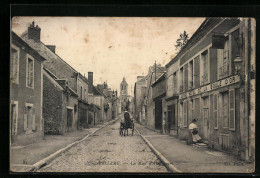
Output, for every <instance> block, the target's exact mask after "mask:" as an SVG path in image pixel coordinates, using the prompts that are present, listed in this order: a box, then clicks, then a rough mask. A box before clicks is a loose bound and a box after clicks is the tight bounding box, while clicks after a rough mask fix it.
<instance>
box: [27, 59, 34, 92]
mask: <svg viewBox="0 0 260 178" xmlns="http://www.w3.org/2000/svg"><path fill="white" fill-rule="evenodd" d="M33 76H34V60H33V58H32V57H28V58H27V82H26V83H27V87H30V88H33V83H34V77H33Z"/></svg>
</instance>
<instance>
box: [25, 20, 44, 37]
mask: <svg viewBox="0 0 260 178" xmlns="http://www.w3.org/2000/svg"><path fill="white" fill-rule="evenodd" d="M28 39H33V40H34V41H35V42H40V41H41V28H40V27H38V25H36V27H35V26H34V21H33V22H32V24H31V25H30V26H29V27H28Z"/></svg>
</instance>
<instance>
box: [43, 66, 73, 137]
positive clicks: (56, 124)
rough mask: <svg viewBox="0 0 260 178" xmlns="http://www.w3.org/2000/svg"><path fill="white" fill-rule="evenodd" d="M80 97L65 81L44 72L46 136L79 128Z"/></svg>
mask: <svg viewBox="0 0 260 178" xmlns="http://www.w3.org/2000/svg"><path fill="white" fill-rule="evenodd" d="M77 105H78V95H77V93H76V92H75V91H73V90H72V89H71V88H70V87H69V86H68V82H67V81H66V80H64V79H58V78H57V77H56V76H55V75H54V74H52V73H51V72H50V71H49V70H48V69H46V68H44V71H43V118H44V133H45V134H64V133H65V132H69V131H73V130H76V129H77V127H78V107H77Z"/></svg>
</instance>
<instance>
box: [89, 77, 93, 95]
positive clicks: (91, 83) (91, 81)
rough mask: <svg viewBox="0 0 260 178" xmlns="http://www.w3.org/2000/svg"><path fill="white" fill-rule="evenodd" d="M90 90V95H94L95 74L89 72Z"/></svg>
mask: <svg viewBox="0 0 260 178" xmlns="http://www.w3.org/2000/svg"><path fill="white" fill-rule="evenodd" d="M88 81H89V89H88V93H91V94H92V93H93V72H88Z"/></svg>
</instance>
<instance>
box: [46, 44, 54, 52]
mask: <svg viewBox="0 0 260 178" xmlns="http://www.w3.org/2000/svg"><path fill="white" fill-rule="evenodd" d="M46 47H47V48H49V49H50V50H51V51H52V52H53V53H55V49H56V46H55V45H46Z"/></svg>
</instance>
